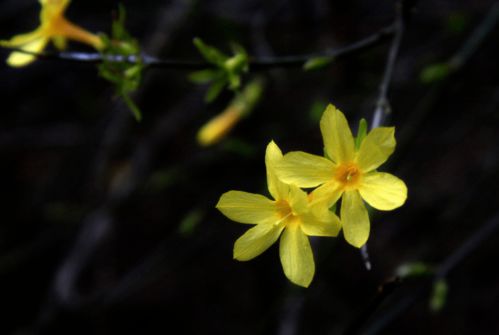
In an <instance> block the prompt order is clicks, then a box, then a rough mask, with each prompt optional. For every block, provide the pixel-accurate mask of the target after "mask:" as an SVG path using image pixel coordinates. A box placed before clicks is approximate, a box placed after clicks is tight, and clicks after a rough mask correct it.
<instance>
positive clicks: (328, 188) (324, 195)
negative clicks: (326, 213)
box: [310, 180, 343, 209]
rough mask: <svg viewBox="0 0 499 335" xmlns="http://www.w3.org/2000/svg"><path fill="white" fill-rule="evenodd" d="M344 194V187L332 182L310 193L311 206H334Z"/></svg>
mask: <svg viewBox="0 0 499 335" xmlns="http://www.w3.org/2000/svg"><path fill="white" fill-rule="evenodd" d="M342 194H343V189H342V186H341V185H340V184H339V183H337V182H336V181H334V180H333V181H330V182H328V183H325V184H324V185H321V186H319V187H318V188H316V189H315V190H313V191H312V193H310V200H311V204H313V205H315V204H317V203H324V205H323V206H325V207H327V208H328V209H329V207H331V206H333V205H334V204H335V203H336V202H337V201H338V199H339V198H340V197H341V195H342Z"/></svg>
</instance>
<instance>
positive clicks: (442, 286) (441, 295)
mask: <svg viewBox="0 0 499 335" xmlns="http://www.w3.org/2000/svg"><path fill="white" fill-rule="evenodd" d="M448 292H449V287H448V285H447V282H446V281H445V280H444V279H439V280H437V281H435V283H434V284H433V290H432V293H431V298H430V310H431V311H432V312H433V313H438V312H440V311H441V310H442V308H444V306H445V302H446V301H447V294H448Z"/></svg>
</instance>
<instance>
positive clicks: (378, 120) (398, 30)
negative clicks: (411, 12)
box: [371, 2, 405, 129]
mask: <svg viewBox="0 0 499 335" xmlns="http://www.w3.org/2000/svg"><path fill="white" fill-rule="evenodd" d="M403 4H404V3H403V2H401V3H398V4H397V7H396V12H397V15H396V19H395V35H394V36H393V40H392V44H391V46H390V51H389V52H388V59H387V61H386V67H385V73H384V75H383V80H382V81H381V84H380V86H379V95H378V100H377V101H376V109H375V110H374V115H373V119H372V122H371V129H373V128H377V127H379V126H381V125H382V124H383V122H384V120H385V118H386V117H387V116H388V115H389V114H390V113H391V107H390V102H389V101H388V89H389V87H390V83H391V81H392V76H393V69H394V68H395V62H396V61H397V56H398V53H399V49H400V44H401V42H402V36H403V34H404V26H405V24H404V15H403V13H404V8H403Z"/></svg>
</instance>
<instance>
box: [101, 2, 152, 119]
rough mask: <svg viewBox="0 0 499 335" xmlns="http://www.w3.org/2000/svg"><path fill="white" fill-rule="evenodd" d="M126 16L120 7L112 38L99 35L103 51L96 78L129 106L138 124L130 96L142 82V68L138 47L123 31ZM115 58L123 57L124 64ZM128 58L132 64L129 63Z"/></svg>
mask: <svg viewBox="0 0 499 335" xmlns="http://www.w3.org/2000/svg"><path fill="white" fill-rule="evenodd" d="M125 19H126V12H125V7H123V6H122V5H121V4H120V5H119V7H118V16H117V18H116V19H115V20H114V21H113V23H112V29H111V31H112V34H111V37H108V36H106V35H101V38H102V40H103V41H104V45H105V48H104V49H103V51H102V52H101V54H102V56H103V61H102V63H101V64H99V65H98V69H99V76H100V77H102V78H104V79H106V80H107V81H109V82H111V83H112V84H113V85H114V88H115V91H116V92H117V95H118V96H120V97H121V98H122V99H123V101H124V102H125V104H126V105H127V106H128V108H129V109H130V111H131V112H132V114H133V115H134V117H135V119H136V120H137V121H140V120H141V119H142V113H141V112H140V109H139V108H138V107H137V105H136V104H135V103H134V102H133V101H132V99H131V97H130V93H132V92H134V91H135V90H137V89H138V88H139V86H140V83H141V80H142V71H143V70H144V64H143V62H142V59H141V57H140V46H139V44H138V42H137V40H136V39H135V38H133V37H132V36H131V35H130V34H129V33H128V31H127V30H126V28H125ZM116 56H123V58H124V60H123V61H116ZM127 58H131V59H132V60H133V61H132V62H130V61H128V59H127Z"/></svg>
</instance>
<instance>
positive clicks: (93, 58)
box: [9, 25, 395, 71]
mask: <svg viewBox="0 0 499 335" xmlns="http://www.w3.org/2000/svg"><path fill="white" fill-rule="evenodd" d="M394 32H395V27H394V26H393V25H389V26H387V27H384V28H382V29H380V30H379V31H378V32H376V33H374V34H372V35H370V36H368V37H365V38H363V39H361V40H359V41H356V42H354V43H352V44H350V45H347V46H345V47H343V48H339V49H331V50H327V51H325V52H322V53H316V54H308V55H297V56H283V57H262V58H253V59H251V60H250V62H249V66H250V68H251V69H253V70H256V71H259V70H260V71H261V70H268V69H272V68H276V67H303V65H304V64H305V63H306V62H307V61H308V60H309V59H311V58H315V57H329V58H334V59H338V58H343V57H345V56H350V55H353V54H357V53H360V52H363V51H365V50H368V49H370V48H372V47H374V46H377V45H379V44H381V43H383V42H384V41H386V40H387V39H388V38H390V37H391V36H393V34H394ZM9 49H10V50H13V51H16V52H21V53H24V54H28V55H33V56H36V57H37V58H38V59H41V60H62V61H70V62H77V63H90V64H98V63H101V62H102V61H104V60H107V61H111V62H127V63H132V64H134V63H137V62H138V61H139V56H135V55H132V56H123V55H107V56H104V55H102V54H100V53H85V52H41V53H36V52H30V51H26V50H23V49H20V48H9ZM140 60H141V61H142V63H143V64H144V65H146V66H147V67H150V68H160V69H178V70H201V69H208V68H211V67H212V66H213V65H212V64H210V63H208V62H204V61H200V62H198V61H185V60H178V59H159V58H156V57H154V56H150V55H147V54H142V55H140Z"/></svg>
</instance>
